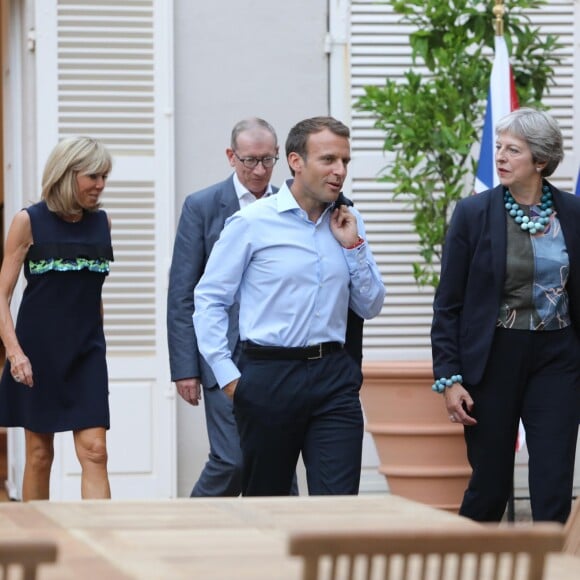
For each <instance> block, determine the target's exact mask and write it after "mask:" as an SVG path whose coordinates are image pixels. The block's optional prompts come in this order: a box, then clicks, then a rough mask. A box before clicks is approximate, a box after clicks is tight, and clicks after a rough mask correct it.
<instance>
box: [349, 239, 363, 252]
mask: <svg viewBox="0 0 580 580" xmlns="http://www.w3.org/2000/svg"><path fill="white" fill-rule="evenodd" d="M364 243H365V241H364V238H361V237H360V236H358V239H357V241H356V242H355V243H354V244H353V245H352V246H347V247H346V248H345V250H354V249H355V248H358V247H359V246H362V245H363V244H364Z"/></svg>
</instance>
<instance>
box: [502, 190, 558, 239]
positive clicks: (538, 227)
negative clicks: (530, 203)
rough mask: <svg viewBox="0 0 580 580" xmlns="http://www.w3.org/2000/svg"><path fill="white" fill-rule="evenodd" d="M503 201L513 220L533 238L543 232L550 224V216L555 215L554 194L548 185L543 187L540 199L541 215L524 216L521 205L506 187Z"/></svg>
mask: <svg viewBox="0 0 580 580" xmlns="http://www.w3.org/2000/svg"><path fill="white" fill-rule="evenodd" d="M503 199H504V201H505V208H506V210H507V212H508V214H509V215H510V216H511V217H512V218H513V220H514V221H515V222H516V223H517V224H519V226H520V228H521V229H522V230H523V231H524V232H529V233H530V234H531V235H532V236H533V235H534V234H537V233H538V232H543V231H544V229H545V228H546V226H547V225H548V223H549V222H550V216H551V215H552V213H553V211H554V210H553V209H552V206H553V205H554V202H553V201H552V192H551V191H550V188H549V187H548V186H547V185H544V186H543V187H542V197H541V199H540V215H538V216H531V217H528V216H527V215H525V214H524V210H523V209H521V208H520V206H519V204H518V203H517V202H516V200H515V199H514V198H513V197H512V194H511V193H510V190H509V189H508V188H507V187H506V188H504V192H503Z"/></svg>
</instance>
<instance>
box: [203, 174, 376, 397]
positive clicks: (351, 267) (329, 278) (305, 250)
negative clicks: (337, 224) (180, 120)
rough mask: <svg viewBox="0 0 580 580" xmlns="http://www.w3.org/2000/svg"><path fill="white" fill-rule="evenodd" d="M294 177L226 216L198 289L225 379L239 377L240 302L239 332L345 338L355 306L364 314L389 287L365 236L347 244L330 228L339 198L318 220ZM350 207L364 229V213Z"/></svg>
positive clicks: (275, 339)
mask: <svg viewBox="0 0 580 580" xmlns="http://www.w3.org/2000/svg"><path fill="white" fill-rule="evenodd" d="M291 183H292V182H291V181H289V182H287V183H286V184H284V185H283V186H282V188H281V189H280V191H279V192H278V193H277V194H276V195H273V196H270V197H267V198H262V199H259V200H258V201H256V202H255V203H253V204H251V205H249V206H247V207H245V208H244V209H242V210H240V211H238V212H237V213H235V214H234V215H233V216H232V217H231V218H229V219H228V220H227V221H226V225H225V227H224V229H223V231H222V233H221V236H220V239H219V240H218V241H217V242H216V244H215V245H214V247H213V250H212V253H211V255H210V258H209V260H208V262H207V266H206V269H205V273H204V275H203V276H202V278H201V280H200V281H199V283H198V285H197V287H196V289H195V293H194V297H195V312H194V315H193V322H194V326H195V332H196V336H197V337H198V347H199V350H200V352H201V354H202V356H203V357H204V358H205V360H206V361H207V363H208V364H209V365H210V367H211V368H212V371H213V372H214V374H215V376H216V379H217V381H218V384H219V385H220V387H224V386H226V385H227V384H228V383H230V382H231V381H233V380H235V379H237V378H239V377H240V371H239V370H238V368H237V367H236V365H235V363H234V362H233V361H232V353H231V352H230V350H229V348H228V343H227V338H226V336H227V327H228V314H227V312H228V309H229V308H230V307H231V306H232V304H234V303H235V302H239V305H240V317H239V321H240V338H241V340H251V341H252V342H255V343H257V344H261V345H266V346H283V347H297V346H308V345H311V344H317V343H320V342H329V341H335V342H342V343H344V340H345V333H346V320H347V310H348V307H349V306H350V307H351V308H352V309H353V310H354V312H356V313H357V314H358V315H359V316H361V317H363V318H366V319H368V318H373V317H374V316H376V315H377V314H378V313H379V312H380V311H381V308H382V305H383V300H384V297H385V287H384V284H383V282H382V280H381V276H380V273H379V270H378V268H377V265H376V263H375V260H374V258H373V255H372V253H371V250H370V248H369V247H368V245H367V243H366V242H365V243H364V244H362V245H361V246H359V247H358V248H355V249H353V250H345V249H344V248H342V246H341V245H340V243H339V242H338V241H337V240H336V239H335V237H334V236H333V235H332V231H331V229H330V212H331V210H332V209H333V206H332V205H331V206H329V207H328V208H326V210H325V211H324V212H323V214H322V215H321V216H320V218H319V219H318V221H317V222H316V223H313V222H312V221H310V220H309V218H308V215H307V214H306V212H305V211H304V210H303V209H302V208H301V207H300V206H299V205H298V203H297V202H296V199H295V198H294V196H293V195H292V193H291V191H290V189H289V185H290V184H291ZM349 210H350V211H351V212H352V213H353V214H354V215H355V216H356V219H357V223H358V232H359V235H360V236H362V237H364V235H365V230H364V225H363V222H362V218H361V217H360V214H359V213H358V212H357V211H356V209H354V208H349Z"/></svg>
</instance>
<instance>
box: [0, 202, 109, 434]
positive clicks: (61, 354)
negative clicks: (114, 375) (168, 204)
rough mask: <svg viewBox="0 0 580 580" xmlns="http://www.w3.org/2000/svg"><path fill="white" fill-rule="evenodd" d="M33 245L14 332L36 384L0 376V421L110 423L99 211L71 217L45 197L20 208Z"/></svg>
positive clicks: (50, 428)
mask: <svg viewBox="0 0 580 580" xmlns="http://www.w3.org/2000/svg"><path fill="white" fill-rule="evenodd" d="M26 211H27V212H28V214H29V216H30V223H31V226H32V239H33V245H32V246H31V247H30V249H29V251H28V254H27V256H26V259H25V261H24V275H25V276H26V280H27V282H28V283H27V286H26V288H25V290H24V294H23V297H22V303H21V305H20V308H19V311H18V317H17V321H16V335H17V337H18V340H19V342H20V345H21V346H22V350H23V351H24V353H25V354H26V356H28V358H29V359H30V362H31V364H32V373H33V380H34V386H33V387H28V386H26V385H23V384H20V383H17V382H16V381H14V379H13V378H12V376H11V374H10V363H9V362H6V365H5V367H4V372H3V373H2V379H1V380H0V425H3V426H5V427H25V428H26V429H28V430H30V431H34V432H36V433H55V432H58V431H71V430H77V429H86V428H89V427H104V428H106V429H108V428H109V398H108V376H107V363H106V358H105V336H104V332H103V320H102V316H101V290H102V286H103V282H104V281H105V276H106V275H107V274H108V273H109V261H110V260H112V259H113V250H112V247H111V234H110V230H109V225H108V221H107V215H106V213H105V212H104V211H96V212H84V213H83V218H82V219H81V220H80V221H78V222H75V223H69V222H66V221H64V220H62V219H61V218H59V217H58V215H56V214H55V213H53V212H51V211H50V210H49V209H48V208H47V206H46V203H45V202H40V203H37V204H35V205H33V206H31V207H29V208H27V209H26Z"/></svg>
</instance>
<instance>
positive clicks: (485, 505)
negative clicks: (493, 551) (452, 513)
mask: <svg viewBox="0 0 580 580" xmlns="http://www.w3.org/2000/svg"><path fill="white" fill-rule="evenodd" d="M467 388H468V390H469V392H470V394H471V396H472V397H473V400H474V403H475V405H474V409H473V416H474V417H475V418H476V419H477V421H478V424H477V425H476V426H473V427H465V441H466V443H467V455H468V458H469V462H470V464H471V467H472V468H473V474H472V477H471V480H470V482H469V486H468V488H467V491H466V492H465V495H464V498H463V503H462V505H461V508H460V511H459V513H460V514H461V515H464V516H467V517H470V518H472V519H474V520H478V521H499V520H500V519H501V518H502V516H503V513H504V511H505V508H506V504H507V500H508V497H509V494H510V490H511V489H512V481H513V471H514V450H515V444H516V437H517V431H518V424H519V418H520V417H521V419H522V422H523V425H524V428H525V430H526V444H527V447H528V452H529V487H530V499H531V507H532V517H533V519H534V520H535V521H557V522H562V523H563V522H565V521H566V519H567V518H568V515H569V513H570V509H571V502H572V487H573V478H574V459H575V453H576V441H577V437H578V421H579V419H580V341H579V340H578V337H577V336H576V334H575V332H574V331H573V329H572V328H571V327H568V328H565V329H562V330H555V331H545V332H532V331H525V330H507V329H497V330H496V334H495V337H494V342H493V346H492V351H491V354H490V358H489V361H488V364H487V369H486V372H485V374H484V377H483V379H482V381H481V383H480V384H478V385H475V386H468V387H467Z"/></svg>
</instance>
